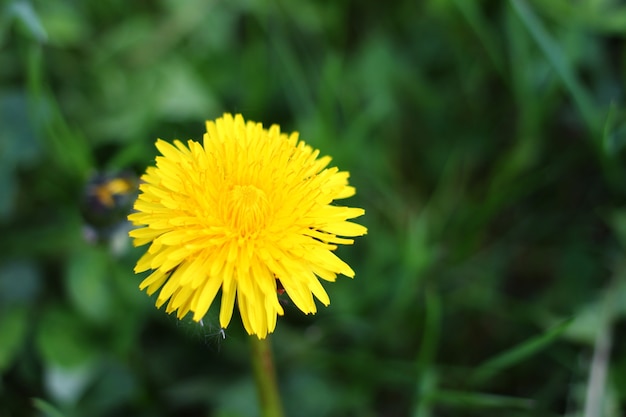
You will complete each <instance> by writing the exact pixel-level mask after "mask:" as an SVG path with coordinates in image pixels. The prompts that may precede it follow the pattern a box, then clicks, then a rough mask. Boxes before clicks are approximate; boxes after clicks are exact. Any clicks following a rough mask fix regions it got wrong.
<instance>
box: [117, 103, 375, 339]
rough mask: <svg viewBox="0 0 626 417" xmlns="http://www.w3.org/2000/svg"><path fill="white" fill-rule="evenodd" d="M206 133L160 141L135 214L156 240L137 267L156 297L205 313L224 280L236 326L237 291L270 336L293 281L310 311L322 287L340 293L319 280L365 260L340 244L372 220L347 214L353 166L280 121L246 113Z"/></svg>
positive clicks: (250, 327) (144, 237)
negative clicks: (265, 121)
mask: <svg viewBox="0 0 626 417" xmlns="http://www.w3.org/2000/svg"><path fill="white" fill-rule="evenodd" d="M206 129H207V132H206V133H205V134H204V138H203V143H199V142H196V141H192V140H189V141H188V142H187V144H186V145H185V144H184V143H182V142H180V141H178V140H176V141H174V144H173V145H172V144H169V143H167V142H165V141H163V140H160V139H159V140H158V141H157V142H156V147H157V148H158V150H159V151H160V153H161V155H162V156H158V157H157V158H156V166H153V167H149V168H148V169H147V170H146V173H145V174H144V175H143V176H142V180H143V183H142V185H141V186H140V190H141V193H140V195H139V197H138V199H137V201H136V202H135V206H134V209H135V212H134V213H133V214H131V215H130V216H129V220H130V221H132V223H133V224H134V225H135V226H136V227H137V228H135V229H133V230H132V231H131V232H130V236H131V237H132V238H133V239H134V244H135V245H136V246H141V245H146V244H150V246H149V247H148V249H147V251H146V253H145V254H144V255H143V256H142V257H141V258H140V259H139V261H138V262H137V265H136V267H135V272H136V273H140V272H144V271H151V274H150V275H149V276H148V277H147V278H146V279H145V280H143V282H142V283H141V284H140V289H142V290H143V289H146V290H147V293H148V294H153V293H154V292H156V291H157V290H159V289H160V292H159V294H158V296H157V300H156V305H157V307H161V306H162V305H163V304H165V303H166V302H167V307H166V311H167V312H168V313H172V312H174V311H175V312H176V313H177V316H178V317H179V318H182V317H184V316H185V315H187V314H188V313H190V312H191V313H192V314H193V320H195V321H200V320H201V319H202V318H203V317H204V316H205V314H206V313H207V311H208V309H209V307H210V306H211V304H212V303H213V301H214V300H215V298H216V296H217V295H218V293H219V292H220V290H221V302H220V314H219V321H220V325H221V326H222V327H223V328H226V327H227V326H228V324H229V322H230V320H231V317H232V314H233V308H234V305H235V299H236V300H237V306H238V309H239V313H240V316H241V319H242V322H243V325H244V327H245V329H246V331H247V332H248V333H249V334H255V335H257V336H258V337H259V338H264V337H265V336H266V335H267V334H268V333H271V332H272V331H273V330H274V328H275V327H276V319H277V316H278V315H282V314H283V308H282V306H281V303H280V302H279V299H278V293H279V292H280V291H282V290H284V292H285V293H286V294H287V295H288V296H289V298H290V299H291V300H292V302H293V303H294V304H295V305H296V306H297V307H298V308H299V309H300V310H302V311H303V312H304V313H307V314H308V313H315V312H316V305H315V301H314V298H313V296H315V298H317V299H318V300H319V301H320V302H321V303H322V304H324V305H328V304H329V303H330V300H329V297H328V295H327V293H326V291H325V290H324V288H323V287H322V285H321V283H320V279H322V280H326V281H334V280H335V279H336V277H337V275H338V274H342V275H345V276H348V277H354V271H353V270H352V269H351V268H350V266H348V264H346V263H345V262H343V261H342V260H341V259H339V258H338V257H337V256H336V255H335V254H334V253H333V251H334V250H335V249H336V248H337V245H338V244H352V243H353V239H350V237H355V236H360V235H364V234H365V233H366V232H367V229H366V228H365V227H363V226H361V225H359V224H356V223H353V222H350V221H348V220H349V219H353V218H355V217H359V216H361V215H363V214H364V210H363V209H360V208H352V207H344V206H340V205H336V204H333V202H334V200H339V199H343V198H347V197H350V196H352V195H354V194H355V189H354V187H351V186H350V185H348V177H349V173H348V172H345V171H339V170H338V169H337V168H328V167H327V166H328V164H329V162H330V157H327V156H325V157H319V151H317V150H314V149H312V148H311V147H310V146H308V145H306V144H305V143H304V142H302V141H300V140H299V139H298V133H297V132H294V133H292V134H290V135H287V134H285V133H282V132H281V131H280V128H279V127H278V126H276V125H273V126H271V127H270V128H269V129H264V128H263V126H262V125H261V124H260V123H254V122H250V121H248V122H245V121H244V119H243V117H242V116H241V115H236V116H234V117H233V116H232V115H230V114H224V115H223V116H222V117H221V118H219V119H217V120H215V121H207V122H206Z"/></svg>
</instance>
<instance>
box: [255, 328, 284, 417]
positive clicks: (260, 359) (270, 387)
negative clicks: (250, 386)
mask: <svg viewBox="0 0 626 417" xmlns="http://www.w3.org/2000/svg"><path fill="white" fill-rule="evenodd" d="M250 345H251V348H252V350H251V355H252V367H253V368H254V379H255V381H256V385H257V390H258V393H259V402H260V405H261V416H262V417H283V408H282V405H281V403H280V394H279V393H278V384H277V383H276V371H275V369H274V359H273V358H272V349H271V346H270V342H269V340H268V338H266V339H263V340H259V339H258V338H257V337H256V336H250Z"/></svg>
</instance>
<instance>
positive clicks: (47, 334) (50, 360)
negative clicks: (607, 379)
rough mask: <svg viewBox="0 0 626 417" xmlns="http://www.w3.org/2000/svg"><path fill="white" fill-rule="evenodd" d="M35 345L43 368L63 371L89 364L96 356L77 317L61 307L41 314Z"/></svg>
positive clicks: (93, 344)
mask: <svg viewBox="0 0 626 417" xmlns="http://www.w3.org/2000/svg"><path fill="white" fill-rule="evenodd" d="M36 344H37V348H38V350H39V353H40V355H41V356H42V358H43V360H44V362H45V363H46V364H48V365H58V366H60V367H65V368H73V367H76V366H79V365H82V364H84V363H87V362H90V361H91V360H93V358H94V357H95V356H96V354H97V353H98V347H97V345H96V344H95V343H94V341H93V340H91V339H90V337H89V334H88V328H87V326H85V324H84V323H83V322H82V321H81V320H80V317H79V316H77V315H76V314H73V313H72V312H71V311H69V310H66V309H63V308H60V307H52V308H48V309H47V310H46V311H44V314H43V317H42V319H41V321H40V323H39V328H38V330H37V336H36Z"/></svg>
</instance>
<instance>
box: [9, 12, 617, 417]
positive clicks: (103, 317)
mask: <svg viewBox="0 0 626 417" xmlns="http://www.w3.org/2000/svg"><path fill="white" fill-rule="evenodd" d="M625 37H626V6H624V5H623V4H622V2H619V1H612V0H597V1H591V0H580V1H569V0H507V1H503V0H493V1H487V0H484V1H473V0H430V1H404V0H399V1H393V2H382V1H378V2H374V1H372V2H359V1H347V0H336V1H331V0H325V1H303V0H299V1H295V0H292V1H287V0H280V1H279V0H275V1H269V0H268V1H253V0H247V1H238V0H231V1H226V0H216V1H201V0H162V1H122V0H112V1H78V0H75V1H69V0H67V1H62V0H36V1H35V0H33V1H26V0H20V1H4V2H3V3H2V4H1V9H0V81H1V83H0V228H1V231H0V375H1V378H0V416H2V417H21V416H48V417H60V416H65V417H72V416H76V417H79V416H90V417H99V416H140V417H141V416H146V417H147V416H219V417H226V416H228V417H239V416H241V417H249V416H250V417H251V416H257V415H259V414H258V411H257V404H256V394H255V387H254V384H253V379H252V376H251V371H250V369H251V368H250V363H249V358H248V343H247V336H246V335H245V334H244V332H243V330H242V328H241V324H240V321H239V318H238V317H235V318H234V320H233V322H232V323H231V325H230V326H229V328H228V329H227V330H226V333H225V335H226V338H225V339H223V338H222V336H221V335H220V333H219V329H218V327H217V320H216V313H217V308H216V307H217V306H214V308H213V309H212V310H211V312H210V314H209V317H207V318H206V319H205V323H204V324H205V325H204V327H202V326H199V325H197V324H195V323H192V322H191V321H189V320H185V321H182V322H179V321H177V320H176V319H175V318H174V317H171V316H168V315H166V314H165V313H164V312H163V311H162V310H161V311H159V310H157V309H156V308H154V305H153V302H154V299H153V298H150V297H147V296H146V295H145V293H141V292H140V291H139V290H138V288H137V287H138V284H139V282H140V281H141V279H142V277H140V276H135V275H134V274H133V272H132V268H133V265H134V262H135V261H136V260H137V259H138V257H139V256H140V254H141V253H142V251H143V250H144V249H143V248H139V249H134V248H132V247H131V246H129V242H128V239H127V238H126V237H125V236H126V235H125V233H126V232H125V229H124V227H125V226H126V225H125V224H124V223H120V221H121V219H123V218H124V214H125V213H124V211H125V210H126V209H127V207H128V205H127V204H125V203H128V202H129V201H130V200H132V196H126V201H124V198H121V199H119V201H118V203H119V206H118V207H117V210H112V211H105V212H104V213H102V212H100V211H98V210H97V207H96V206H94V205H93V202H89V201H87V202H85V193H86V191H85V187H86V185H87V184H89V183H90V181H92V182H93V181H94V178H98V177H97V175H98V174H100V175H104V174H106V175H118V174H120V173H127V174H128V173H130V174H134V175H139V174H140V173H141V172H142V171H143V170H144V169H145V167H146V166H147V165H149V164H151V163H153V162H154V157H155V155H156V150H155V148H154V141H155V140H156V138H157V137H160V138H163V139H165V140H173V139H175V138H178V139H183V140H186V139H189V138H195V139H200V137H201V134H202V132H203V130H204V120H205V119H214V118H216V117H219V116H220V115H221V114H222V113H223V112H231V113H242V114H243V115H244V117H245V118H247V119H250V120H255V121H261V122H263V123H264V124H265V125H266V126H267V125H270V124H272V123H279V124H280V125H281V127H282V128H283V130H285V131H293V130H297V131H299V132H300V134H301V138H302V139H304V140H305V141H307V142H308V143H310V144H311V145H313V146H314V147H316V148H319V149H320V150H321V152H322V154H329V155H332V156H333V158H334V161H333V163H334V164H336V165H337V166H339V167H340V168H341V169H344V170H349V171H350V172H351V174H352V178H351V182H352V183H353V184H354V185H355V186H356V187H357V190H358V193H357V195H356V196H355V197H353V198H352V199H350V200H349V204H350V205H351V206H356V207H364V208H365V209H366V215H365V216H364V217H363V218H362V223H363V224H365V225H366V226H367V227H368V228H369V234H368V235H367V236H365V237H362V238H358V239H357V241H356V244H355V245H354V246H350V247H342V248H341V249H340V250H339V251H338V252H339V255H340V256H341V257H342V258H344V259H345V260H346V261H348V263H350V265H352V267H353V268H354V270H355V271H356V273H357V275H356V278H355V279H354V280H350V279H348V278H340V279H339V280H338V281H337V282H336V283H334V284H328V285H325V287H326V288H327V290H328V292H329V295H330V298H331V301H332V302H331V305H330V307H328V308H322V309H321V311H320V312H319V313H318V314H317V315H316V316H305V315H303V314H301V313H300V312H298V311H297V310H296V309H295V308H293V306H289V307H288V308H287V311H286V315H285V317H282V318H280V319H279V322H278V326H277V329H276V332H275V334H274V335H273V336H272V338H271V339H272V343H273V347H274V351H275V354H276V361H277V366H278V373H279V379H280V384H281V391H282V394H283V400H284V405H285V408H286V410H287V414H288V415H289V416H297V417H308V416H311V417H324V416H355V417H357V416H358V417H370V416H372V417H373V416H381V417H383V416H384V417H395V416H398V417H400V416H414V417H429V416H444V417H445V416H481V417H482V416H564V415H567V416H584V417H592V416H606V417H611V416H621V415H623V411H622V409H623V408H625V407H624V406H625V405H626V404H625V403H626V401H625V400H626V345H625V344H624V338H625V336H624V332H625V331H626V326H625V323H624V320H623V317H624V312H625V311H626V309H625V308H624V305H625V304H624V302H625V301H626V281H625V280H626V259H625V257H624V253H625V251H624V249H625V247H624V245H625V244H626V210H625V207H626V206H625V203H626V153H625V148H624V145H625V144H626V124H625V122H626V112H625V107H624V83H625V81H626V72H625V71H626V68H625V64H626V56H625V55H624V52H625V50H626V45H625V42H624V40H625ZM94 219H96V220H97V223H98V226H99V227H100V228H99V229H94V228H93V226H92V228H91V229H87V227H88V223H87V221H89V222H91V223H92V224H93V223H94V222H95V221H96V220H94ZM105 226H106V227H105ZM87 232H89V233H91V234H92V235H93V233H94V232H98V233H99V236H100V242H99V243H89V242H90V241H88V240H86V238H85V236H86V235H88V233H87ZM92 241H93V240H92ZM589 388H593V389H589ZM594 390H596V391H594ZM596 392H597V393H596ZM594 413H595V414H594Z"/></svg>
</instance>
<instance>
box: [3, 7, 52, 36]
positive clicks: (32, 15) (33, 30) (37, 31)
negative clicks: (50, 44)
mask: <svg viewBox="0 0 626 417" xmlns="http://www.w3.org/2000/svg"><path fill="white" fill-rule="evenodd" d="M9 14H12V15H13V16H14V17H15V18H16V20H17V21H19V22H20V23H22V24H23V25H24V27H25V28H26V30H27V31H28V32H29V34H30V35H31V36H32V37H33V38H35V39H36V40H37V41H39V42H45V41H47V40H48V34H47V33H46V29H44V27H43V25H42V24H41V21H40V20H39V16H38V15H37V13H36V12H35V10H34V9H33V5H32V4H30V2H27V1H15V2H13V3H12V4H11V5H10V6H9Z"/></svg>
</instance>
